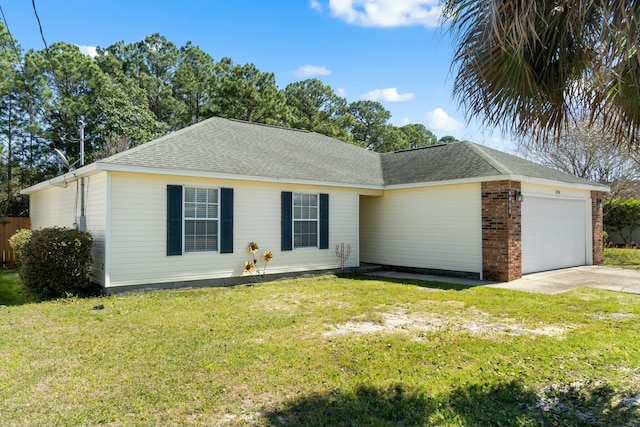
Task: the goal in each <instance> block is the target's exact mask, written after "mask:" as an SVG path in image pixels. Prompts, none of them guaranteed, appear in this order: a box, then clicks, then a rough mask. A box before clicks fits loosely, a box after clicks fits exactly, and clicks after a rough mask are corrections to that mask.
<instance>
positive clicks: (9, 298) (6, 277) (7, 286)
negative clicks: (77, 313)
mask: <svg viewBox="0 0 640 427" xmlns="http://www.w3.org/2000/svg"><path fill="white" fill-rule="evenodd" d="M103 294H104V290H103V288H102V286H100V285H99V284H97V283H91V284H90V285H89V286H88V287H87V288H86V289H83V290H82V291H81V292H79V293H77V294H76V295H74V296H76V297H80V298H91V297H96V296H101V295H103ZM51 299H55V297H52V298H47V297H46V296H45V295H39V294H36V293H34V292H30V291H29V290H28V289H25V287H24V286H22V284H21V283H20V279H19V277H18V273H17V271H16V270H0V306H15V305H24V304H30V303H38V302H43V301H47V300H51Z"/></svg>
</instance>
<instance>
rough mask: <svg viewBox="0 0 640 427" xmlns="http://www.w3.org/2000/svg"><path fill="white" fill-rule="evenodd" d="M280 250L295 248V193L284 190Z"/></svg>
mask: <svg viewBox="0 0 640 427" xmlns="http://www.w3.org/2000/svg"><path fill="white" fill-rule="evenodd" d="M281 200H282V203H281V207H282V211H281V212H282V213H281V221H280V250H283V251H290V250H293V218H292V215H293V193H292V192H291V191H283V192H282V196H281Z"/></svg>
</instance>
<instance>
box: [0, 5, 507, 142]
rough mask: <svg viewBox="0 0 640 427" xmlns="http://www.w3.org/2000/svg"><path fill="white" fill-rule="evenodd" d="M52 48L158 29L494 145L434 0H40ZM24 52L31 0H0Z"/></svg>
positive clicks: (34, 34)
mask: <svg viewBox="0 0 640 427" xmlns="http://www.w3.org/2000/svg"><path fill="white" fill-rule="evenodd" d="M35 4H36V8H37V11H38V15H39V16H40V20H41V22H42V29H43V31H44V35H45V38H46V41H47V43H48V44H51V43H53V42H56V41H64V42H67V43H72V44H76V45H78V46H81V47H82V48H83V49H84V51H86V52H90V51H91V49H92V48H95V46H102V47H106V46H109V45H110V44H112V43H115V42H117V41H119V40H124V41H125V42H127V43H130V42H136V41H139V40H142V39H143V38H144V37H145V36H147V35H150V34H153V33H160V34H162V35H164V36H165V37H166V38H167V39H169V40H170V41H172V42H173V43H175V44H176V45H177V46H182V45H184V44H185V43H186V42H187V41H191V42H192V43H193V44H195V45H198V46H200V48H201V49H202V50H204V51H205V52H207V53H208V54H209V55H211V56H212V57H213V59H214V60H215V61H218V60H220V59H221V58H223V57H230V58H231V59H232V60H233V62H234V63H237V64H245V63H253V64H255V65H256V66H257V67H258V68H259V69H260V70H261V71H268V72H273V73H274V74H275V76H276V79H277V83H278V86H279V87H280V88H284V87H285V86H286V85H287V84H288V83H291V82H295V81H299V80H303V79H306V78H312V77H315V78H318V79H320V80H322V81H323V82H324V83H325V84H328V85H330V86H331V87H332V88H333V90H334V91H336V93H338V94H340V95H341V96H343V97H345V98H346V99H347V100H348V101H349V102H353V101H357V100H360V99H371V100H375V101H379V102H381V103H382V104H383V105H384V106H385V108H387V109H388V110H389V111H390V112H391V114H392V118H391V123H392V124H394V125H396V126H402V125H403V124H407V123H422V124H424V125H425V126H427V128H429V129H430V130H431V131H433V132H434V133H435V134H436V135H437V136H438V137H441V136H444V135H453V136H455V137H457V138H458V139H469V140H472V141H475V142H478V143H482V144H485V145H489V146H491V147H494V148H498V149H503V150H509V149H510V145H511V144H509V143H508V142H507V141H505V140H504V139H503V136H502V135H501V134H500V132H499V131H497V130H485V131H483V130H482V129H481V128H480V127H479V126H478V125H477V124H476V123H475V122H472V123H469V124H467V123H466V122H465V120H464V113H463V111H462V109H460V108H458V105H457V103H456V102H455V101H454V100H453V99H452V96H451V88H452V84H453V74H452V73H451V60H452V58H453V53H454V52H453V45H452V43H451V38H450V36H449V34H448V33H447V32H446V30H444V29H440V28H438V23H439V4H440V1H439V0H209V1H205V0H201V1H197V0H180V1H175V0H174V1H170V0H146V1H145V0H107V1H104V0H103V1H93V0H84V1H77V0H36V1H35ZM0 5H1V6H2V9H3V11H4V15H5V17H6V20H7V23H8V26H9V29H10V30H11V32H12V33H13V35H14V37H15V38H16V39H17V40H18V42H19V43H20V45H21V47H22V48H23V49H24V50H28V49H32V48H33V49H42V48H43V47H44V45H43V42H42V39H41V36H40V31H39V28H38V24H37V21H36V18H35V14H34V11H33V7H32V4H31V1H30V0H10V1H6V0H4V1H3V0H0Z"/></svg>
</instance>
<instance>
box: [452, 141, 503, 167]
mask: <svg viewBox="0 0 640 427" xmlns="http://www.w3.org/2000/svg"><path fill="white" fill-rule="evenodd" d="M461 144H465V145H466V146H468V147H469V148H471V149H472V150H473V151H475V152H476V154H478V155H479V156H480V157H482V158H483V159H484V160H485V161H486V162H487V163H489V164H490V165H491V166H492V167H493V168H494V169H495V170H496V171H498V172H499V173H500V174H502V175H512V174H513V172H511V170H509V169H508V168H507V167H506V166H505V165H503V164H502V163H500V162H499V161H497V160H496V159H495V158H493V156H492V155H491V154H489V153H488V152H487V151H486V150H485V148H486V147H484V146H482V145H480V144H476V143H475V142H471V141H462V142H461Z"/></svg>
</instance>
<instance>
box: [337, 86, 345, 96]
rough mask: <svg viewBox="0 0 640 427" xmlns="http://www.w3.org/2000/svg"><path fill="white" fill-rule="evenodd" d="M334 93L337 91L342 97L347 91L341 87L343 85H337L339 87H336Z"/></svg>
mask: <svg viewBox="0 0 640 427" xmlns="http://www.w3.org/2000/svg"><path fill="white" fill-rule="evenodd" d="M336 93H337V94H338V95H339V96H342V97H343V98H344V96H345V95H346V94H347V91H346V90H344V88H343V87H339V88H338V90H336Z"/></svg>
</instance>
